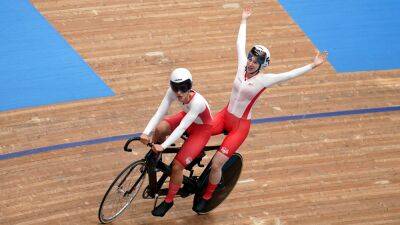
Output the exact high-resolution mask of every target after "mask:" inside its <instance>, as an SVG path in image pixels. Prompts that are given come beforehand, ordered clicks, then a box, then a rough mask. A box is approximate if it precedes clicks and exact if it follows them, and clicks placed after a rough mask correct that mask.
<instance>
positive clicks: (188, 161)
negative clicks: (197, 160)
mask: <svg viewBox="0 0 400 225" xmlns="http://www.w3.org/2000/svg"><path fill="white" fill-rule="evenodd" d="M192 160H193V159H192V158H190V157H187V158H186V160H185V162H186V164H190V163H191V162H192Z"/></svg>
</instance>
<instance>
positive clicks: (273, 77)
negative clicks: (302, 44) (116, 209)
mask: <svg viewBox="0 0 400 225" xmlns="http://www.w3.org/2000/svg"><path fill="white" fill-rule="evenodd" d="M327 56H328V52H322V53H321V54H320V53H319V52H318V53H317V55H316V56H315V58H314V61H313V62H312V63H310V64H308V65H306V66H303V67H300V68H297V69H294V70H291V71H288V72H285V73H279V74H263V75H262V76H261V78H260V81H261V82H262V84H263V86H264V87H269V86H271V85H273V84H276V83H279V82H281V81H285V80H289V79H291V78H294V77H297V76H300V75H302V74H304V73H306V72H308V71H310V70H312V69H314V68H316V67H318V66H319V65H321V64H322V63H324V62H325V61H326V58H327Z"/></svg>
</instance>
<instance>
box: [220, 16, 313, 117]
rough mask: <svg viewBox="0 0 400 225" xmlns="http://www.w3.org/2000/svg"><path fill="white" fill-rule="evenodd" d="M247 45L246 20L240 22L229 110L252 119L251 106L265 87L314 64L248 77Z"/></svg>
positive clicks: (306, 70)
mask: <svg viewBox="0 0 400 225" xmlns="http://www.w3.org/2000/svg"><path fill="white" fill-rule="evenodd" d="M245 45H246V20H242V22H241V23H240V28H239V33H238V38H237V42H236V47H237V54H238V68H237V73H236V78H235V81H234V82H233V88H232V94H231V97H230V99H229V104H228V111H229V112H230V113H232V114H233V115H235V116H236V117H238V118H245V119H251V108H252V107H253V105H254V102H255V101H256V100H257V98H258V97H259V96H260V94H261V93H262V92H263V91H264V90H265V88H267V87H269V86H271V85H273V84H276V83H278V82H281V81H285V80H288V79H291V78H294V77H297V76H299V75H301V74H304V73H306V72H308V71H310V70H311V69H312V65H311V64H309V65H306V66H303V67H300V68H297V69H294V70H291V71H289V72H285V73H279V74H272V73H268V74H261V73H260V74H257V75H256V76H254V77H252V78H250V79H246V78H245V73H246V64H247V55H246V50H245Z"/></svg>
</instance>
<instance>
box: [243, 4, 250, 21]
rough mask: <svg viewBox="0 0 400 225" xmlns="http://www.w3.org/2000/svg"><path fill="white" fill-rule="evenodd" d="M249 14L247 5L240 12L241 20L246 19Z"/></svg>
mask: <svg viewBox="0 0 400 225" xmlns="http://www.w3.org/2000/svg"><path fill="white" fill-rule="evenodd" d="M250 15H251V8H250V6H247V7H246V8H244V9H243V12H242V20H247V18H249V17H250Z"/></svg>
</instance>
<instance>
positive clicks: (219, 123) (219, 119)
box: [211, 107, 226, 135]
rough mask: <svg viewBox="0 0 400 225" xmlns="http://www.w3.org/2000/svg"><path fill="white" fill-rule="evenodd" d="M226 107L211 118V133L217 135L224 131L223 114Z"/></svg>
mask: <svg viewBox="0 0 400 225" xmlns="http://www.w3.org/2000/svg"><path fill="white" fill-rule="evenodd" d="M225 111H226V107H225V108H223V109H221V110H220V111H219V112H218V113H217V114H216V115H215V116H214V118H213V121H212V124H211V125H212V128H211V134H212V135H218V134H222V132H223V131H224V116H225Z"/></svg>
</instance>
